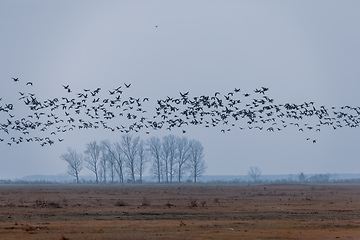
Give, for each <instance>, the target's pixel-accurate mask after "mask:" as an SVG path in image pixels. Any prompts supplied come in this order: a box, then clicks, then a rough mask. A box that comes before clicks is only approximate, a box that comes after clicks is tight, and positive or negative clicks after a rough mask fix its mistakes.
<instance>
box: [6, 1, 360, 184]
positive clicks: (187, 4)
mask: <svg viewBox="0 0 360 240" xmlns="http://www.w3.org/2000/svg"><path fill="white" fill-rule="evenodd" d="M359 11H360V2H359V1H355V0H354V1H351V0H349V1H331V0H323V1H320V0H319V1H317V0H315V1H313V0H312V1H267V0H266V1H257V0H251V1H250V0H249V1H241V0H240V1H239V0H236V1H91V0H86V1H85V0H79V1H70V0H68V1H66V0H65V1H45V0H42V1H40V0H32V1H25V0H23V1H20V0H11V1H10V0H4V1H0V70H1V71H0V74H1V87H0V97H1V98H3V100H2V101H3V102H5V101H7V102H11V101H17V100H16V99H17V98H18V91H28V89H27V88H26V89H25V86H23V85H21V84H14V82H13V81H12V79H11V78H12V77H18V78H19V79H20V80H21V81H22V83H25V82H27V81H31V82H33V83H34V86H33V87H32V89H31V91H32V92H36V94H37V96H39V97H43V98H45V99H46V98H48V97H49V98H50V97H59V96H62V95H63V94H64V91H63V88H62V85H63V84H64V85H65V84H70V85H71V87H72V89H73V90H74V91H82V89H83V88H96V87H101V88H103V89H104V90H106V89H112V88H116V87H117V86H119V85H122V84H123V83H131V84H132V86H131V89H130V90H129V94H132V95H134V96H138V97H149V98H150V99H153V100H155V99H158V98H166V96H177V95H178V93H179V91H190V94H192V95H202V94H213V93H215V92H216V91H220V92H222V93H226V92H228V91H232V90H233V89H234V88H235V87H239V88H241V89H242V91H245V92H246V91H248V92H252V91H253V90H254V89H255V88H259V87H261V86H265V87H268V88H269V89H270V90H269V93H268V95H269V96H271V97H273V98H274V99H275V102H276V103H278V104H279V103H286V102H290V103H302V102H304V101H314V102H315V103H316V104H317V105H318V106H320V105H325V106H327V107H331V106H337V107H340V106H343V105H346V104H349V105H352V106H358V103H359V100H360V96H359V93H358V91H359V89H360V81H359V76H360V74H359V73H360V67H359V66H360V58H359V56H360V46H359V42H360V28H359V23H360V15H359V14H358V13H359ZM155 26H158V27H155ZM0 117H1V118H5V117H7V115H4V114H1V115H0ZM4 120H5V121H6V119H1V122H4ZM170 133H179V134H180V132H176V130H174V131H172V132H167V131H165V130H162V131H159V132H158V133H157V132H155V133H154V134H152V135H157V136H163V135H166V134H170ZM3 134H4V133H0V137H1V136H4V135H3ZM313 134H314V136H311V137H314V138H316V139H317V143H316V144H311V143H309V141H306V137H307V136H308V135H306V134H304V133H301V132H299V131H298V130H297V129H296V128H294V129H291V128H289V129H284V131H281V132H274V133H273V132H267V131H251V130H248V131H236V130H234V131H231V132H229V133H226V134H223V133H221V132H220V130H219V128H216V129H207V128H204V127H197V128H190V129H189V131H187V133H186V136H187V137H189V138H194V139H197V140H199V141H200V142H201V143H202V144H203V146H204V148H205V161H206V163H207V166H208V168H207V171H206V174H209V175H242V174H247V171H248V169H249V167H250V166H258V167H259V168H260V169H261V170H262V173H263V174H286V173H294V174H297V173H300V172H304V173H305V174H307V173H359V172H360V161H359V157H358V155H359V154H358V139H359V129H358V128H355V129H350V128H346V129H341V130H339V131H333V130H331V129H328V130H323V131H321V132H320V133H313ZM140 136H141V137H142V138H143V139H145V138H146V137H148V136H147V135H140ZM61 137H64V138H65V141H63V142H62V143H57V144H55V145H52V146H48V147H41V146H40V145H38V144H36V143H30V144H20V145H17V146H12V147H9V146H7V145H6V143H2V144H1V145H0V151H1V157H0V162H1V167H0V178H1V179H3V178H17V177H22V176H25V175H31V174H59V173H65V172H66V164H65V162H63V161H61V160H60V157H59V156H60V154H61V153H64V152H66V149H67V147H69V146H72V147H76V148H77V149H78V151H83V150H84V148H85V144H86V143H87V142H89V141H90V140H98V141H100V140H104V139H110V140H117V139H120V135H119V133H110V132H108V131H102V130H99V131H74V132H72V133H67V134H64V135H62V136H61Z"/></svg>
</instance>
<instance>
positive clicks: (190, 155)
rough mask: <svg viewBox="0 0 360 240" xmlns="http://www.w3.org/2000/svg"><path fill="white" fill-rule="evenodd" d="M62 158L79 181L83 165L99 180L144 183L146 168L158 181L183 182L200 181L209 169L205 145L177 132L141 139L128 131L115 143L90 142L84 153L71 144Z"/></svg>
mask: <svg viewBox="0 0 360 240" xmlns="http://www.w3.org/2000/svg"><path fill="white" fill-rule="evenodd" d="M60 158H61V159H62V160H64V161H65V162H66V163H67V173H68V174H69V175H70V176H73V177H74V178H75V180H76V182H77V183H79V174H80V172H81V171H82V170H83V167H84V166H85V167H86V168H87V169H89V170H90V171H91V172H93V173H94V175H95V182H96V183H100V182H101V183H108V182H120V183H125V182H130V183H142V182H143V176H144V173H145V171H146V170H148V171H149V172H150V173H151V174H152V175H153V177H155V179H156V181H157V182H158V183H161V182H165V183H173V182H179V183H180V182H181V181H182V180H183V178H184V176H186V175H190V176H191V178H192V180H193V182H197V181H198V178H199V177H200V176H201V175H202V174H203V173H204V172H205V169H206V164H205V161H204V148H203V146H202V144H201V143H200V142H199V141H198V140H195V139H188V138H187V137H178V136H175V135H167V136H164V137H162V138H160V137H155V136H153V137H151V138H149V139H147V140H142V139H140V137H134V136H132V135H129V134H126V135H123V136H122V137H121V139H120V140H119V141H115V142H111V141H109V140H104V141H100V142H97V141H92V142H89V143H87V144H86V148H85V151H84V152H82V153H81V152H77V150H76V149H75V148H71V147H69V148H68V149H67V153H63V154H61V156H60Z"/></svg>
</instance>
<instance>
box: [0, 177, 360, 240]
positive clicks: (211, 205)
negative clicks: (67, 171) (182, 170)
mask: <svg viewBox="0 0 360 240" xmlns="http://www.w3.org/2000/svg"><path fill="white" fill-rule="evenodd" d="M0 239H17V240H20V239H59V240H60V239H63V240H64V239H84V240H88V239H360V186H357V185H254V186H245V185H205V184H204V185H201V184H199V185H134V186H132V185H95V186H94V185H2V186H0Z"/></svg>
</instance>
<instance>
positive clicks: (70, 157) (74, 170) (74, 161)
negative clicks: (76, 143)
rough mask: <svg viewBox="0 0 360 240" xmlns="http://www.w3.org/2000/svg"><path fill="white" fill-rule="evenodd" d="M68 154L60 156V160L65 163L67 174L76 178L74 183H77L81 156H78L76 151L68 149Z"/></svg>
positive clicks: (81, 166) (81, 165)
mask: <svg viewBox="0 0 360 240" xmlns="http://www.w3.org/2000/svg"><path fill="white" fill-rule="evenodd" d="M67 151H68V153H63V154H61V156H60V158H61V159H62V160H64V161H65V162H67V164H68V166H67V173H68V174H69V175H70V176H73V177H75V178H76V183H79V173H80V171H81V170H82V168H83V156H82V154H78V153H77V152H76V149H72V148H68V149H67Z"/></svg>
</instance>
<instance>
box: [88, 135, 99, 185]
mask: <svg viewBox="0 0 360 240" xmlns="http://www.w3.org/2000/svg"><path fill="white" fill-rule="evenodd" d="M100 152H101V148H100V145H98V144H97V142H96V141H93V142H90V143H87V144H86V150H85V155H86V156H85V158H84V160H85V162H87V165H86V167H87V168H88V169H89V170H90V171H92V172H93V173H94V174H95V181H96V183H99V172H98V171H99V158H100Z"/></svg>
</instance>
